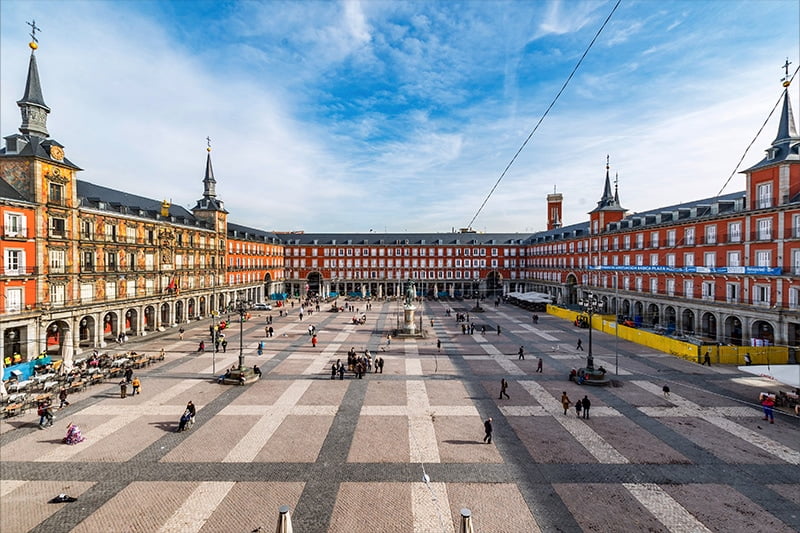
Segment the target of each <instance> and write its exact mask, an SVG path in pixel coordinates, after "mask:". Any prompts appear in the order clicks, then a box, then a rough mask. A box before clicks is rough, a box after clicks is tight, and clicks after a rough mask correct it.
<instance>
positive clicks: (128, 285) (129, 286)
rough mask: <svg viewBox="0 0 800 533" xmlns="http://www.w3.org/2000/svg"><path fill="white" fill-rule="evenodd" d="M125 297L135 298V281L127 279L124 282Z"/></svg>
mask: <svg viewBox="0 0 800 533" xmlns="http://www.w3.org/2000/svg"><path fill="white" fill-rule="evenodd" d="M125 296H127V297H128V298H136V281H134V280H132V279H129V280H126V281H125Z"/></svg>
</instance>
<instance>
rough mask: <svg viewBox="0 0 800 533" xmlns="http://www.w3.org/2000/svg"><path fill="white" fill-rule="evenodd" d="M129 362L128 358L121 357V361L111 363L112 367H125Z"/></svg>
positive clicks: (115, 360)
mask: <svg viewBox="0 0 800 533" xmlns="http://www.w3.org/2000/svg"><path fill="white" fill-rule="evenodd" d="M129 361H130V359H128V358H127V357H121V358H119V359H114V360H113V361H111V366H125V365H126V364H127V363H128V362H129Z"/></svg>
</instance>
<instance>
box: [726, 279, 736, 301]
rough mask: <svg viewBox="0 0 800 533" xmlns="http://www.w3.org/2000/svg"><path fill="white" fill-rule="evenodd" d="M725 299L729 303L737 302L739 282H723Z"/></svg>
mask: <svg viewBox="0 0 800 533" xmlns="http://www.w3.org/2000/svg"><path fill="white" fill-rule="evenodd" d="M725 301H726V302H728V303H729V304H738V303H739V284H738V283H726V284H725Z"/></svg>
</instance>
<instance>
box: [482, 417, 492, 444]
mask: <svg viewBox="0 0 800 533" xmlns="http://www.w3.org/2000/svg"><path fill="white" fill-rule="evenodd" d="M483 429H484V431H486V435H484V436H483V442H485V443H486V444H491V443H492V419H491V418H487V419H486V421H485V422H484V423H483Z"/></svg>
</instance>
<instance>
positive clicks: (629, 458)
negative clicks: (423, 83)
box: [0, 300, 800, 533]
mask: <svg viewBox="0 0 800 533" xmlns="http://www.w3.org/2000/svg"><path fill="white" fill-rule="evenodd" d="M340 302H341V301H340ZM349 303H351V304H352V305H353V306H354V307H357V308H360V310H359V314H360V312H361V310H363V309H364V306H365V303H366V302H364V301H353V302H349ZM371 304H372V309H371V310H370V311H367V312H366V316H367V321H366V324H363V325H356V324H353V323H352V314H353V313H348V312H345V313H332V312H325V310H326V309H327V307H328V306H325V305H322V311H318V312H314V313H313V314H311V315H308V314H306V316H305V317H304V318H303V319H302V320H301V319H300V318H299V316H298V311H299V305H294V306H289V307H287V312H286V313H282V315H284V316H279V314H278V312H277V311H253V312H252V315H251V318H250V319H249V320H248V321H246V322H245V323H244V324H243V327H242V331H243V333H244V335H243V339H242V345H243V348H244V354H245V357H246V360H245V362H246V364H247V365H248V366H252V365H258V366H259V367H260V368H261V370H262V373H263V377H262V378H261V379H260V380H259V381H258V382H256V383H254V384H252V385H247V386H226V385H220V384H218V383H217V380H216V376H218V375H220V374H222V373H224V371H225V369H226V368H229V367H231V365H233V364H236V363H237V361H238V356H239V353H238V347H239V327H238V324H235V315H234V316H233V319H234V324H233V325H232V327H230V328H227V329H226V331H225V332H226V338H227V340H228V341H229V342H228V346H227V351H226V352H224V353H223V352H217V353H214V352H213V348H212V347H213V344H212V343H210V342H209V325H210V320H208V319H204V320H198V321H195V322H191V323H190V324H187V325H185V326H184V327H185V333H184V334H183V338H182V339H181V338H180V336H179V332H178V329H177V328H168V329H167V330H166V331H165V332H162V333H155V334H152V335H148V336H146V337H139V338H136V339H135V341H134V342H130V343H128V344H127V345H125V346H118V347H117V346H114V347H112V346H108V347H106V348H105V349H104V350H103V351H104V352H108V353H110V354H113V353H117V352H123V351H128V350H134V351H136V352H137V353H139V354H141V353H145V354H150V355H153V354H155V353H157V352H158V351H159V350H161V349H162V348H164V349H165V351H166V358H165V360H164V361H163V362H157V363H155V364H154V365H151V366H149V367H146V368H142V369H140V370H138V371H136V375H138V376H139V377H140V379H141V381H142V392H141V394H139V395H136V396H128V397H127V398H124V399H123V398H120V393H119V387H118V386H117V380H108V381H106V382H104V383H101V384H96V385H93V386H90V387H89V388H88V389H87V390H85V391H84V392H80V393H77V394H73V395H71V396H70V397H69V400H70V402H71V404H70V405H69V406H68V407H66V408H64V409H63V410H59V411H57V412H56V422H55V426H54V427H52V428H48V429H46V430H39V429H38V428H37V418H38V417H37V416H36V414H35V412H31V411H29V412H27V413H25V414H20V415H17V416H14V417H11V418H7V419H3V420H2V425H0V428H1V429H0V450H2V453H1V455H2V458H1V459H2V462H1V463H0V467H1V468H2V473H1V475H0V478H1V480H0V530H2V531H3V532H7V533H12V532H24V531H37V532H59V531H75V532H95V531H104V532H112V531H120V532H121V531H130V532H134V531H135V532H148V531H175V532H178V531H180V532H191V531H203V532H210V531H219V532H228V531H242V532H246V531H256V530H260V531H273V530H274V528H275V524H276V522H277V519H278V509H279V507H280V506H282V505H287V506H289V508H290V510H291V520H292V524H293V527H294V531H296V532H304V533H305V532H377V531H381V532H383V531H397V532H411V531H415V532H444V531H447V532H452V531H458V527H459V524H460V511H461V509H464V508H466V509H469V510H470V511H471V513H472V519H473V522H472V524H473V527H474V530H475V531H476V532H480V533H483V532H490V531H492V532H501V531H502V532H517V531H520V532H521V531H773V532H782V531H786V532H789V531H795V530H798V529H800V483H799V482H798V480H800V424H798V419H797V418H796V417H794V416H792V415H790V414H788V413H786V412H778V413H777V416H776V419H775V423H774V424H769V423H768V422H765V421H763V420H762V419H761V418H762V413H761V410H760V407H759V406H758V404H757V398H758V394H759V393H760V392H763V391H777V390H778V389H780V388H781V387H780V386H779V385H778V384H774V383H769V382H767V381H766V380H763V379H761V378H756V377H753V376H749V375H746V374H743V373H741V372H739V371H738V370H737V369H736V368H735V367H733V366H721V365H713V366H710V367H709V366H701V365H698V364H696V363H691V362H687V361H685V360H683V359H680V358H676V357H673V356H671V355H669V354H665V353H660V352H655V351H652V350H649V349H647V348H643V347H641V346H637V345H635V344H632V343H628V342H625V341H622V340H619V339H616V338H615V337H613V336H608V335H605V334H603V333H601V332H599V331H595V332H594V333H593V344H594V364H595V366H598V367H599V366H603V367H604V368H606V369H608V372H609V373H610V374H612V376H611V377H612V386H610V387H587V386H580V385H577V384H576V383H574V382H571V381H568V379H567V376H568V374H569V372H570V370H571V369H572V368H574V367H580V366H582V365H583V364H584V362H585V352H583V351H580V350H576V343H577V341H578V339H582V341H583V343H584V345H585V344H586V342H587V331H586V330H585V329H579V328H577V327H575V326H574V325H573V324H571V323H570V322H568V321H564V320H561V319H558V318H556V317H553V316H550V315H547V314H545V313H541V314H540V318H539V320H538V323H533V321H532V320H531V315H530V313H529V312H526V311H524V310H522V309H520V308H517V307H513V306H510V305H506V304H504V303H501V304H499V305H497V306H495V305H493V304H488V303H487V304H486V305H484V309H485V311H484V312H482V313H473V312H472V311H471V308H472V306H473V304H474V302H468V301H424V302H420V303H419V304H418V306H419V308H420V310H419V312H420V313H421V314H423V316H424V325H425V329H426V330H427V331H426V336H425V337H424V338H410V339H399V338H394V339H392V340H391V342H390V343H387V333H388V332H390V331H392V330H393V328H394V326H395V324H396V321H397V314H398V309H399V307H398V304H397V302H395V301H391V300H386V301H372V302H371ZM448 309H451V311H452V312H451V313H450V314H449V316H448V313H447V312H446V311H447V310H448ZM456 313H469V314H470V316H469V319H470V321H471V322H472V323H474V324H475V333H474V334H471V335H470V334H464V333H462V329H461V324H460V323H458V322H456V319H455V316H456ZM269 315H271V316H272V319H273V323H272V326H273V328H274V330H275V333H274V336H273V337H270V338H266V337H265V334H264V327H265V323H266V320H267V317H268V316H269ZM309 325H314V326H315V327H316V331H317V336H318V339H319V343H318V344H317V346H316V347H312V344H311V342H310V337H309V335H308V331H307V328H308V326H309ZM483 326H485V328H486V333H485V334H481V333H480V331H481V330H482V327H483ZM498 326H499V327H500V330H501V331H502V333H501V334H498V333H497V327H498ZM201 340H205V341H206V345H207V346H208V348H207V349H206V351H205V352H198V351H197V346H198V343H199V342H200V341H201ZM437 341H441V348H440V349H437ZM259 342H263V343H264V346H265V348H264V353H263V355H261V356H258V355H257V352H256V349H257V345H258V343H259ZM520 346H524V348H525V359H524V360H521V359H519V358H518V348H519V347H520ZM351 348H354V349H355V350H356V351H357V352H359V353H363V352H364V350H366V349H368V350H370V352H371V353H372V354H373V356H381V357H383V358H384V360H385V366H384V370H383V373H380V374H379V373H375V372H374V371H369V372H367V374H366V375H365V376H364V378H363V379H355V377H354V376H353V374H352V373H351V372H347V373H346V374H345V376H344V379H343V380H340V379H338V378H337V379H331V372H330V369H331V364H332V363H334V362H336V361H337V359H342V361H346V360H347V351H348V350H350V349H351ZM540 357H541V359H542V361H543V372H542V373H537V372H536V367H537V363H538V359H539V358H540ZM615 363H618V367H619V373H618V375H613V374H614V369H615ZM373 370H374V369H373ZM501 378H505V379H506V380H507V381H508V383H509V387H508V394H509V396H510V398H509V399H502V400H501V399H498V393H499V390H500V380H501ZM665 384H667V385H669V387H670V389H671V393H670V396H669V398H665V395H664V394H663V393H662V386H663V385H665ZM784 389H785V387H784ZM562 392H566V393H567V395H568V396H569V398H570V399H571V400H572V402H575V401H577V400H578V399H580V398H582V397H583V396H584V395H587V396H588V397H589V398H590V399H591V402H592V408H591V412H590V417H589V418H588V419H584V418H578V417H577V416H576V414H575V411H574V409H571V408H570V410H569V411H568V414H567V415H564V412H563V409H562V405H561V400H560V398H561V395H562ZM190 400H191V401H192V402H194V404H195V405H196V406H197V416H196V422H195V424H194V425H193V426H192V427H191V429H190V430H188V431H187V432H181V433H177V432H176V431H175V430H176V428H177V425H178V419H179V417H180V415H181V413H182V412H183V409H184V406H185V405H186V403H187V402H188V401H190ZM489 417H491V418H492V419H493V421H494V433H493V439H492V442H491V444H485V443H484V442H483V437H484V427H483V421H484V420H485V419H487V418H489ZM70 422H72V423H75V424H77V425H78V426H79V427H80V428H81V430H82V431H83V434H84V436H85V437H86V440H85V441H84V442H82V443H79V444H76V445H73V446H67V445H65V444H62V443H61V439H62V437H63V436H64V431H65V429H66V426H67V424H68V423H70ZM59 494H67V495H69V496H71V497H74V498H76V501H74V502H68V503H48V501H49V500H51V499H52V498H53V497H55V496H57V495H59ZM259 528H261V529H259Z"/></svg>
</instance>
